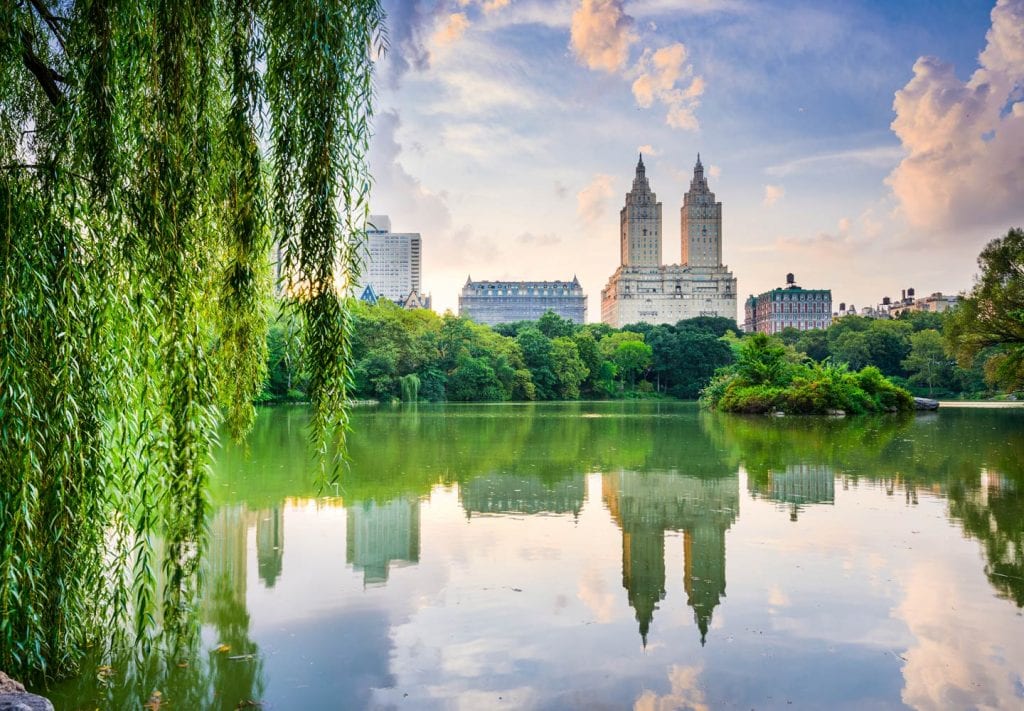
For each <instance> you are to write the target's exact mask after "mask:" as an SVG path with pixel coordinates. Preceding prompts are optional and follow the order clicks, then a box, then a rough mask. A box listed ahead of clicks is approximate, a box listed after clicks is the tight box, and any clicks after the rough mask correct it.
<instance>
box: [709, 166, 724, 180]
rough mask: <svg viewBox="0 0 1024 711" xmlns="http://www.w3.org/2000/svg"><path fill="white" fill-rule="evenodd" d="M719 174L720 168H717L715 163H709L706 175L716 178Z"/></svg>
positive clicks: (720, 172)
mask: <svg viewBox="0 0 1024 711" xmlns="http://www.w3.org/2000/svg"><path fill="white" fill-rule="evenodd" d="M721 174H722V169H721V168H719V167H718V166H717V165H709V166H708V175H709V176H711V177H712V178H717V177H719V176H720V175H721Z"/></svg>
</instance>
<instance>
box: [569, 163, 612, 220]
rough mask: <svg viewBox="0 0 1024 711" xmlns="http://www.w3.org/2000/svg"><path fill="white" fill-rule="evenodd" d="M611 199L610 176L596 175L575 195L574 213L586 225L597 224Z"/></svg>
mask: <svg viewBox="0 0 1024 711" xmlns="http://www.w3.org/2000/svg"><path fill="white" fill-rule="evenodd" d="M611 197H612V176H610V175H606V174H605V173H598V174H597V175H595V176H594V179H593V180H591V181H590V184H589V185H587V187H585V188H583V189H582V190H580V191H579V193H577V195H576V212H577V213H578V214H579V216H580V219H582V220H583V222H584V223H586V224H588V225H589V224H593V223H594V222H597V221H598V220H599V219H601V217H602V216H603V215H604V212H605V209H606V208H607V206H608V201H609V200H610V199H611Z"/></svg>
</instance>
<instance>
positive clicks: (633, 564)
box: [209, 465, 833, 644]
mask: <svg viewBox="0 0 1024 711" xmlns="http://www.w3.org/2000/svg"><path fill="white" fill-rule="evenodd" d="M748 488H749V489H750V491H751V494H753V495H754V496H755V497H762V498H767V499H770V500H774V501H777V502H779V503H788V504H790V505H791V506H792V507H793V514H792V515H793V517H794V518H795V513H796V510H797V506H798V505H799V504H810V503H816V502H825V501H831V500H832V498H833V472H832V469H831V467H826V466H808V465H795V466H789V467H787V468H786V470H785V471H780V472H772V473H771V474H770V475H769V478H768V480H767V481H765V482H761V483H758V482H755V481H754V480H753V479H748ZM459 491H460V499H461V502H462V506H463V509H464V510H465V512H466V515H467V516H472V515H473V514H510V513H518V514H536V513H556V514H564V513H571V514H573V515H576V514H578V513H579V512H580V510H581V509H582V508H583V504H584V500H585V498H586V481H585V477H584V475H583V474H577V475H573V476H570V477H567V478H565V479H561V480H558V481H555V482H546V481H542V480H541V479H539V478H537V477H533V476H521V475H514V474H494V475H487V476H480V477H474V478H472V479H470V480H469V481H466V482H464V483H463V484H462V485H461V486H460V490H459ZM602 499H603V502H604V504H605V506H606V507H607V509H608V511H609V512H610V514H611V516H612V518H613V519H614V520H615V522H616V523H617V524H618V526H619V528H620V529H621V531H622V584H623V587H625V588H626V592H627V597H628V600H629V604H630V606H631V607H632V608H633V610H634V612H635V614H636V619H637V622H639V631H640V635H641V637H642V638H643V640H644V643H645V644H646V641H647V634H648V631H649V629H650V625H651V622H652V620H653V617H654V611H655V610H656V609H658V604H659V603H660V602H661V601H662V600H663V599H665V595H666V588H665V534H666V533H667V532H669V531H677V532H681V533H682V534H683V555H684V560H683V588H684V590H685V592H686V596H687V601H686V602H687V605H689V606H690V607H691V608H692V609H693V615H694V621H695V623H696V625H697V628H698V629H699V630H700V637H701V644H703V643H704V642H705V640H706V638H707V632H708V629H709V627H710V625H711V620H712V615H713V613H714V610H715V608H716V607H717V606H718V605H719V604H720V602H721V599H722V597H724V596H725V533H726V531H727V530H728V529H729V528H730V526H732V524H733V522H734V521H735V520H736V518H737V516H738V515H739V479H738V477H737V476H736V475H735V474H733V475H731V476H729V475H727V476H720V477H697V476H689V475H684V474H680V473H677V472H674V471H661V472H637V471H632V470H625V469H623V470H619V471H617V472H613V473H610V474H605V475H604V477H603V479H602ZM253 525H255V528H256V557H257V563H258V567H259V577H260V579H261V580H262V581H263V583H264V585H266V586H267V587H273V585H274V583H275V581H276V579H277V577H278V576H279V575H281V573H282V561H283V555H284V522H283V518H282V507H281V506H274V507H270V508H267V509H263V510H260V511H249V510H247V509H246V507H245V506H244V505H242V506H238V507H223V508H221V509H220V510H219V511H217V513H216V514H215V515H214V518H213V520H212V521H211V527H210V529H211V530H210V532H211V551H210V558H209V563H210V566H211V573H212V577H214V578H216V577H218V574H219V575H220V576H226V577H227V579H228V580H230V581H231V584H232V585H233V587H234V588H235V590H234V595H233V597H236V598H238V600H239V602H242V601H244V600H245V585H246V562H247V560H246V537H247V535H248V531H249V530H250V528H251V527H252V526H253ZM419 557H420V499H419V498H418V497H416V496H397V497H395V498H393V499H390V500H387V501H383V502H377V501H374V500H365V501H356V502H351V503H349V504H348V505H347V507H346V551H345V558H346V562H347V563H348V564H349V565H351V566H353V567H354V568H355V569H357V570H360V571H362V573H363V583H364V585H370V586H372V585H382V584H384V583H386V582H387V580H388V573H389V570H390V569H391V568H392V567H394V566H402V565H410V564H415V563H417V562H419ZM225 582H226V581H225Z"/></svg>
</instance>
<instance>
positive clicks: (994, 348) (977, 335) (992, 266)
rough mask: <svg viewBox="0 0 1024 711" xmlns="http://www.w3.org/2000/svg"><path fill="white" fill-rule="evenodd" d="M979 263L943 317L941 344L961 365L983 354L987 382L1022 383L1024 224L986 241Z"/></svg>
mask: <svg viewBox="0 0 1024 711" xmlns="http://www.w3.org/2000/svg"><path fill="white" fill-rule="evenodd" d="M978 267H979V268H980V269H981V273H980V275H979V276H978V280H977V282H976V283H975V285H974V287H973V288H972V289H971V291H970V293H969V294H967V296H966V297H965V298H964V299H963V300H962V301H961V302H960V304H959V306H958V307H957V308H956V310H955V311H954V312H953V313H952V314H950V316H949V317H948V321H947V326H946V329H945V338H946V344H947V345H948V346H949V349H950V351H951V352H952V353H955V354H956V357H957V360H958V361H959V362H960V365H961V366H962V367H963V368H970V367H971V365H972V364H973V362H974V361H975V359H977V358H979V357H984V358H985V375H986V377H987V378H988V380H989V382H990V383H992V384H993V385H995V386H997V387H999V388H1002V389H1003V390H1004V391H1006V392H1013V391H1017V390H1021V389H1024V230H1021V229H1020V228H1016V229H1011V230H1010V231H1009V232H1007V233H1006V235H1004V236H1003V237H1001V238H999V239H995V240H992V241H991V242H989V243H988V245H987V246H986V247H985V249H984V250H982V252H981V255H980V256H979V257H978Z"/></svg>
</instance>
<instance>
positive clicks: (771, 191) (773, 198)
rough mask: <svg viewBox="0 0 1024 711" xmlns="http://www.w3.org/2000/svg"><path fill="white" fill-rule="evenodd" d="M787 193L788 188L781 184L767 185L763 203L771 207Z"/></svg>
mask: <svg viewBox="0 0 1024 711" xmlns="http://www.w3.org/2000/svg"><path fill="white" fill-rule="evenodd" d="M785 194H786V189H785V188H784V187H782V186H781V185H765V186H764V199H763V200H762V201H761V204H762V205H764V206H765V207H771V206H772V205H774V204H775V203H777V202H778V201H779V200H781V199H782V196H783V195H785Z"/></svg>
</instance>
